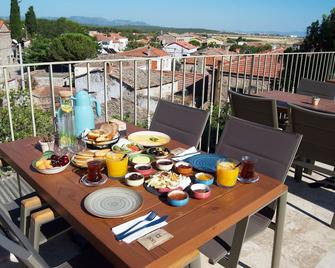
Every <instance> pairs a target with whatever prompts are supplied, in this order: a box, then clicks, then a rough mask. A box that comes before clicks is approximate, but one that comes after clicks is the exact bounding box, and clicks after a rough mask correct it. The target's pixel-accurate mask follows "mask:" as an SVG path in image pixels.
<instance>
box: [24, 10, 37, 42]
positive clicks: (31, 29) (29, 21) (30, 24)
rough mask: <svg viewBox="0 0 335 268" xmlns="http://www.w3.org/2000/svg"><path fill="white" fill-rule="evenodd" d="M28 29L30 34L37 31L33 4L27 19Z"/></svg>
mask: <svg viewBox="0 0 335 268" xmlns="http://www.w3.org/2000/svg"><path fill="white" fill-rule="evenodd" d="M25 24H26V29H27V32H28V34H29V35H30V36H33V35H34V34H35V33H36V32H37V21H36V15H35V12H34V8H33V6H30V7H29V9H28V11H27V13H26V19H25Z"/></svg>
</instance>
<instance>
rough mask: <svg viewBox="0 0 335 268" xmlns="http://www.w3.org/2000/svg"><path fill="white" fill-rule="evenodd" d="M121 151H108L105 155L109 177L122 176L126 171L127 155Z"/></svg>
mask: <svg viewBox="0 0 335 268" xmlns="http://www.w3.org/2000/svg"><path fill="white" fill-rule="evenodd" d="M123 157H124V154H122V153H113V152H110V153H108V154H107V155H106V166H107V173H108V176H109V177H112V178H123V177H124V176H125V175H126V174H127V171H128V156H126V157H124V158H123Z"/></svg>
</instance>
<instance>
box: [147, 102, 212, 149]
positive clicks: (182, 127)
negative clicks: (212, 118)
mask: <svg viewBox="0 0 335 268" xmlns="http://www.w3.org/2000/svg"><path fill="white" fill-rule="evenodd" d="M208 116H209V114H208V112H206V111H204V110H200V109H196V108H191V107H187V106H184V105H180V104H175V103H172V102H168V101H164V100H159V102H158V104H157V108H156V111H155V113H154V116H153V118H152V121H151V125H150V130H154V131H161V132H164V133H166V134H168V135H169V136H170V137H171V138H172V139H174V140H177V141H179V142H182V143H184V144H187V145H191V146H197V145H198V144H199V141H200V138H201V135H202V133H203V131H204V129H205V127H206V123H207V119H208Z"/></svg>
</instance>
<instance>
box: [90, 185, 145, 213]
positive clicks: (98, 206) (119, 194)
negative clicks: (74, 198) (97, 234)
mask: <svg viewBox="0 0 335 268" xmlns="http://www.w3.org/2000/svg"><path fill="white" fill-rule="evenodd" d="M142 203H143V198H142V196H141V195H140V194H139V193H137V192H135V191H134V190H131V189H128V188H121V187H108V188H104V189H100V190H97V191H94V192H93V193H91V194H89V195H88V196H87V197H86V198H85V201H84V206H85V208H86V210H87V211H88V212H89V213H91V214H92V215H94V216H97V217H100V218H119V217H125V216H128V215H130V214H133V213H134V212H136V211H137V210H138V209H140V207H141V206H142Z"/></svg>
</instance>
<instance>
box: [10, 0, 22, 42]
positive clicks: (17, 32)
mask: <svg viewBox="0 0 335 268" xmlns="http://www.w3.org/2000/svg"><path fill="white" fill-rule="evenodd" d="M9 23H10V30H11V36H12V38H13V39H16V40H17V41H21V38H22V24H21V18H20V7H19V4H18V3H17V0H11V3H10V16H9Z"/></svg>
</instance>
